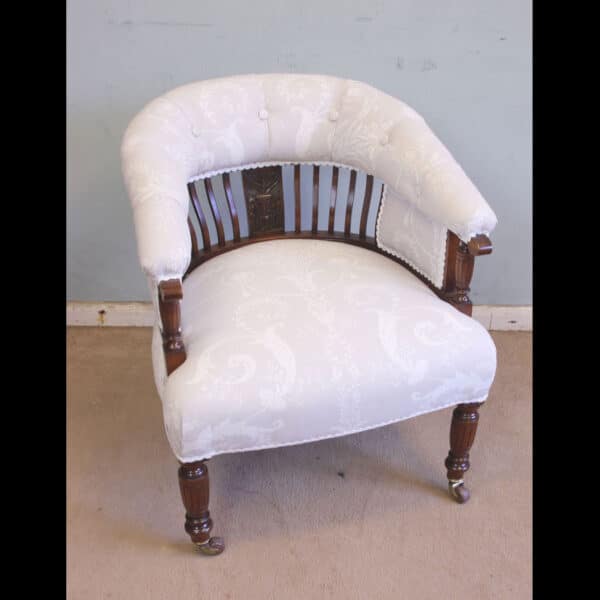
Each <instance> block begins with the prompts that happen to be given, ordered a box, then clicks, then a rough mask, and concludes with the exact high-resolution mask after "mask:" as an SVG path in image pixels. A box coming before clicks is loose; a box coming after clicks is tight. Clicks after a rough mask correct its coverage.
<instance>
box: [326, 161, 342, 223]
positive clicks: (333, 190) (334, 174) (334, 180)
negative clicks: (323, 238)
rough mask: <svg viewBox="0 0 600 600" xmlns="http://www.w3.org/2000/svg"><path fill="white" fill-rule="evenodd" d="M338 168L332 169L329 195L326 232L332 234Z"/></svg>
mask: <svg viewBox="0 0 600 600" xmlns="http://www.w3.org/2000/svg"><path fill="white" fill-rule="evenodd" d="M339 171H340V169H339V167H333V172H332V174H331V195H330V197H329V226H328V227H327V231H328V232H329V233H333V226H334V222H335V202H336V200H337V186H338V177H339Z"/></svg>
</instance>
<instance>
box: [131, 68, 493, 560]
mask: <svg viewBox="0 0 600 600" xmlns="http://www.w3.org/2000/svg"><path fill="white" fill-rule="evenodd" d="M448 118H451V115H449V116H448ZM121 159H122V168H123V174H124V179H125V183H126V187H127V190H128V194H129V197H130V200H131V204H132V207H133V215H134V222H135V230H136V236H137V243H138V253H139V258H140V261H141V265H142V268H143V271H144V272H145V274H146V275H147V278H148V282H149V286H150V292H151V296H152V299H153V301H154V307H155V312H156V324H155V327H154V337H153V347H152V353H153V365H154V375H155V382H156V387H157V389H158V393H159V395H160V398H161V400H162V406H163V414H164V424H165V430H166V435H167V438H168V440H169V443H170V446H171V448H172V450H173V452H174V454H175V456H176V457H177V459H178V460H179V463H180V466H179V484H180V490H181V495H182V499H183V504H184V506H185V510H186V517H185V530H186V531H187V533H188V534H189V535H190V537H191V539H192V541H193V542H194V543H195V544H196V545H197V546H198V547H199V549H200V551H201V552H202V553H204V554H219V553H220V552H222V551H223V549H224V544H223V540H222V539H221V538H217V537H211V530H212V527H213V523H212V520H211V518H210V514H209V509H208V504H209V481H208V469H207V464H206V461H207V460H208V459H210V458H211V457H213V456H216V455H218V454H223V453H232V452H247V451H252V450H259V449H267V448H274V447H279V446H287V445H292V444H303V443H308V442H312V441H315V440H322V439H326V438H331V437H336V436H342V435H348V434H351V433H355V432H359V431H364V430H367V429H372V428H376V427H381V426H384V425H388V424H391V423H395V422H398V421H401V420H403V419H408V418H410V417H416V416H418V415H421V414H424V413H428V412H431V411H436V410H441V409H444V408H447V407H450V406H454V407H455V408H454V411H453V415H452V423H451V426H450V451H449V453H448V456H447V458H446V460H445V467H446V469H447V478H448V481H449V491H450V495H451V497H452V498H454V500H456V501H457V502H460V503H463V502H466V500H467V499H468V498H469V492H468V490H467V488H466V487H465V485H464V475H465V472H466V471H467V470H468V469H469V450H470V448H471V445H472V443H473V440H474V437H475V431H476V429H477V422H478V418H479V416H478V408H479V407H480V406H481V404H482V403H483V402H484V401H485V400H486V399H487V396H488V392H489V389H490V386H491V384H492V381H493V378H494V375H495V369H496V352H495V347H494V344H493V341H492V340H491V338H490V336H489V334H488V332H487V331H486V329H485V328H484V327H483V326H482V325H480V323H479V322H477V321H476V320H474V319H472V318H470V315H471V309H472V305H471V301H470V300H469V296H468V293H469V283H470V280H471V276H472V273H473V266H474V258H475V257H476V256H479V255H481V254H489V253H490V252H491V250H492V248H491V243H490V240H489V238H488V236H489V234H490V232H491V231H492V230H493V229H494V227H495V225H496V217H495V215H494V213H493V212H492V210H491V209H490V207H489V206H488V204H487V203H486V201H485V200H484V199H483V197H482V196H481V194H480V193H479V192H478V190H477V189H476V188H475V186H474V185H473V183H472V182H471V181H470V179H469V178H468V177H467V175H466V174H465V173H464V171H463V170H462V169H461V167H460V166H459V165H458V164H457V162H456V161H455V160H454V159H453V157H452V156H451V154H450V152H449V151H448V150H447V149H446V147H445V146H444V145H443V144H442V142H441V141H440V140H439V139H438V138H437V137H436V136H435V135H434V134H433V132H432V131H431V130H430V128H429V127H428V125H427V124H426V123H425V121H424V120H423V118H422V117H421V116H419V114H417V113H416V112H415V111H414V110H413V109H412V108H410V107H409V106H407V105H406V104H404V103H403V102H401V101H400V100H398V99H396V98H394V97H391V96H389V95H387V94H385V93H383V92H381V91H378V90H377V89H374V88H373V87H371V86H369V85H367V84H365V83H361V82H358V81H352V80H346V79H339V78H336V77H329V76H319V75H296V74H293V75H292V74H261V75H243V76H234V77H225V78H220V79H212V80H206V81H199V82H197V83H192V84H188V85H184V86H182V87H178V88H176V89H174V90H172V91H170V92H168V93H166V94H164V95H163V96H161V97H159V98H157V99H155V100H153V101H152V102H150V103H149V104H148V105H147V106H145V107H144V108H143V109H142V110H141V112H139V114H137V116H135V118H134V119H133V120H132V121H131V123H130V125H129V127H128V128H127V131H126V133H125V136H124V139H123V143H122V153H121Z"/></svg>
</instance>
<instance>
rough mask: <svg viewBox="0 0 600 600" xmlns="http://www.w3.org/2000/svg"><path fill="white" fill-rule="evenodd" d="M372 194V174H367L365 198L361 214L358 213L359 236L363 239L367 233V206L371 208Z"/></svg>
mask: <svg viewBox="0 0 600 600" xmlns="http://www.w3.org/2000/svg"><path fill="white" fill-rule="evenodd" d="M372 195H373V175H367V184H366V186H365V199H364V200H363V207H362V214H361V215H360V231H359V237H360V238H362V239H364V238H365V237H366V235H367V219H368V218H369V208H371V196H372Z"/></svg>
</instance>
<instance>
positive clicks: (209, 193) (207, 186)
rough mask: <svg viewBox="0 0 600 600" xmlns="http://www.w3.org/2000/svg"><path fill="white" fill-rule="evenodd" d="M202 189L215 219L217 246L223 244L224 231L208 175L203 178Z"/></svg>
mask: <svg viewBox="0 0 600 600" xmlns="http://www.w3.org/2000/svg"><path fill="white" fill-rule="evenodd" d="M204 189H205V190H206V195H207V196H208V202H209V206H210V212H211V213H212V216H213V219H214V220H215V226H216V228H217V240H218V243H219V246H224V245H225V232H224V231H223V223H222V221H221V213H220V212H219V207H218V206H217V199H216V198H215V192H214V190H213V186H212V182H211V181H210V178H209V177H207V178H206V179H205V180H204Z"/></svg>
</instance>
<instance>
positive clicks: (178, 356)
mask: <svg viewBox="0 0 600 600" xmlns="http://www.w3.org/2000/svg"><path fill="white" fill-rule="evenodd" d="M182 299H183V287H182V285H181V281H180V280H179V279H168V280H166V281H161V282H160V283H159V284H158V305H159V308H160V318H161V320H162V332H161V333H162V340H163V351H164V353H165V362H166V365H167V375H170V374H171V373H172V372H173V371H174V370H175V369H176V368H177V367H179V365H181V364H183V362H184V361H185V359H186V352H185V345H184V343H183V338H182V337H181V308H180V301H181V300H182Z"/></svg>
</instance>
